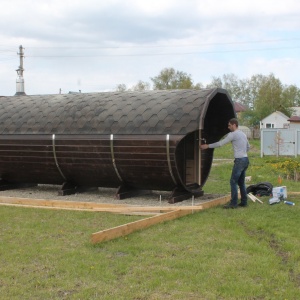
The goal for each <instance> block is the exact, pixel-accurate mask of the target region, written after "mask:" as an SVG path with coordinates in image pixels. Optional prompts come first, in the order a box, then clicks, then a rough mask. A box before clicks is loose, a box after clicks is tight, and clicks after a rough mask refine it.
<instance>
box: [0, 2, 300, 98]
mask: <svg viewBox="0 0 300 300" xmlns="http://www.w3.org/2000/svg"><path fill="white" fill-rule="evenodd" d="M299 15H300V2H298V1H296V0H286V1H284V2H282V1H279V0H273V1H271V0H265V1H261V0H260V1H258V0H252V1H250V0H244V1H237V0H227V1H219V0H201V1H200V0H189V1H183V0H181V1H180V0H152V1H146V0H139V1H138V0H126V1H124V0H123V1H121V0H110V1H96V0H85V1H82V0H73V1H70V0H64V1H61V0H59V1H57V0H51V1H45V0H40V1H33V0H31V1H30V0H22V1H21V0H9V1H7V0H2V1H1V11H0V28H2V30H0V40H1V41H2V42H1V44H0V62H1V64H2V65H1V68H0V76H1V77H0V95H1V94H2V95H3V94H4V95H6V94H14V92H15V79H16V73H15V70H16V69H17V67H18V65H19V58H18V56H17V55H16V53H17V51H18V47H19V45H23V46H24V47H25V57H26V58H25V65H24V67H25V73H24V76H25V89H26V90H27V92H28V93H32V94H34V93H52V92H56V91H58V90H59V88H62V89H63V90H64V91H68V90H76V89H79V88H81V89H82V90H83V91H99V90H109V89H113V88H114V87H115V86H116V85H117V84H120V83H125V84H126V85H127V86H130V85H134V84H136V83H137V81H138V80H143V81H148V82H149V81H150V79H149V78H150V77H154V76H156V75H157V74H158V73H159V72H160V71H161V70H162V69H163V68H165V67H174V68H175V69H177V70H180V71H183V72H187V73H189V74H191V76H192V77H193V79H194V81H195V82H199V81H201V82H208V81H209V80H210V79H211V77H212V76H222V75H223V74H225V73H235V74H237V76H240V77H245V76H251V75H253V74H257V73H264V74H269V73H270V72H273V73H275V75H276V76H277V77H279V78H280V77H281V76H282V80H284V79H285V80H287V81H288V82H287V83H289V82H293V83H296V84H298V85H300V82H299V79H298V74H297V71H296V69H295V68H293V66H299V58H298V52H299V47H300V43H299V42H300V36H299V29H300V18H299ZM4 28H5V30H3V29H4ZM276 72H278V74H276ZM12 81H13V83H12Z"/></svg>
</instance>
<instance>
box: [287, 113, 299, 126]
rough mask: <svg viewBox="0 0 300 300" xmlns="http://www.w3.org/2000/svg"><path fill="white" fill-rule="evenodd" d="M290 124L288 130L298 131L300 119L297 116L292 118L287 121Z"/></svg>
mask: <svg viewBox="0 0 300 300" xmlns="http://www.w3.org/2000/svg"><path fill="white" fill-rule="evenodd" d="M288 121H289V122H290V126H289V128H290V129H300V117H299V116H292V117H290V118H289V119H288Z"/></svg>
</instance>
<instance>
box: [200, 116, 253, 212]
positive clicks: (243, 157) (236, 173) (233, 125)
mask: <svg viewBox="0 0 300 300" xmlns="http://www.w3.org/2000/svg"><path fill="white" fill-rule="evenodd" d="M238 127H239V123H238V120H237V119H235V118H233V119H230V120H229V122H228V129H229V130H230V133H228V135H227V136H226V137H225V138H224V139H223V140H221V141H219V142H216V143H213V144H204V145H201V146H200V147H201V149H202V150H205V149H208V148H218V147H221V146H223V145H225V144H227V143H229V142H231V143H232V147H233V151H234V165H233V168H232V173H231V178H230V188H231V201H230V203H229V204H227V205H225V206H224V208H237V207H238V206H242V207H246V206H247V192H246V185H245V176H246V170H247V168H248V166H249V159H248V155H247V152H248V151H249V149H250V145H249V142H248V139H247V136H246V135H245V133H244V132H242V131H241V130H239V129H238ZM238 186H239V189H240V193H241V203H240V204H238Z"/></svg>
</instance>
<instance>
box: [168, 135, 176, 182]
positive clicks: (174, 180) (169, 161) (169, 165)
mask: <svg viewBox="0 0 300 300" xmlns="http://www.w3.org/2000/svg"><path fill="white" fill-rule="evenodd" d="M166 148H167V161H168V167H169V172H170V175H171V177H172V180H173V182H174V183H175V184H177V182H176V179H175V177H174V175H173V172H172V166H171V159H170V135H169V134H167V135H166Z"/></svg>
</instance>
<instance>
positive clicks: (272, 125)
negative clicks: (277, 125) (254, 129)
mask: <svg viewBox="0 0 300 300" xmlns="http://www.w3.org/2000/svg"><path fill="white" fill-rule="evenodd" d="M266 128H274V124H273V123H266Z"/></svg>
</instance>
